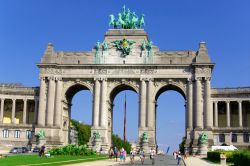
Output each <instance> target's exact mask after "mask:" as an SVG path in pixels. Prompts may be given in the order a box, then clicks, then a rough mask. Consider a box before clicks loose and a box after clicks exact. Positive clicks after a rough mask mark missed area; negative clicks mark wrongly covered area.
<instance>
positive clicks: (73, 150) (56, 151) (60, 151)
mask: <svg viewBox="0 0 250 166" xmlns="http://www.w3.org/2000/svg"><path fill="white" fill-rule="evenodd" d="M49 153H50V155H74V156H78V155H86V156H89V155H95V154H96V151H93V150H92V149H88V148H87V146H86V145H80V146H78V145H67V146H63V147H58V148H53V149H51V150H49Z"/></svg>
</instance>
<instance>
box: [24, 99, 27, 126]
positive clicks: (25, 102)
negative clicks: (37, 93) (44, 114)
mask: <svg viewBox="0 0 250 166" xmlns="http://www.w3.org/2000/svg"><path fill="white" fill-rule="evenodd" d="M26 123H27V99H23V124H26Z"/></svg>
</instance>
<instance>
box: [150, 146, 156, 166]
mask: <svg viewBox="0 0 250 166" xmlns="http://www.w3.org/2000/svg"><path fill="white" fill-rule="evenodd" d="M149 154H150V156H149V157H150V160H152V165H154V164H155V155H156V152H155V150H154V149H153V148H151V150H150V151H149Z"/></svg>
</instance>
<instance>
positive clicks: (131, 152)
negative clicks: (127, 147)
mask: <svg viewBox="0 0 250 166" xmlns="http://www.w3.org/2000/svg"><path fill="white" fill-rule="evenodd" d="M134 160H135V150H134V149H133V150H131V151H130V163H131V164H134Z"/></svg>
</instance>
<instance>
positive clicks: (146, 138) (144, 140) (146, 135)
mask: <svg viewBox="0 0 250 166" xmlns="http://www.w3.org/2000/svg"><path fill="white" fill-rule="evenodd" d="M142 141H143V142H146V141H148V133H147V132H144V133H143V134H142Z"/></svg>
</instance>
